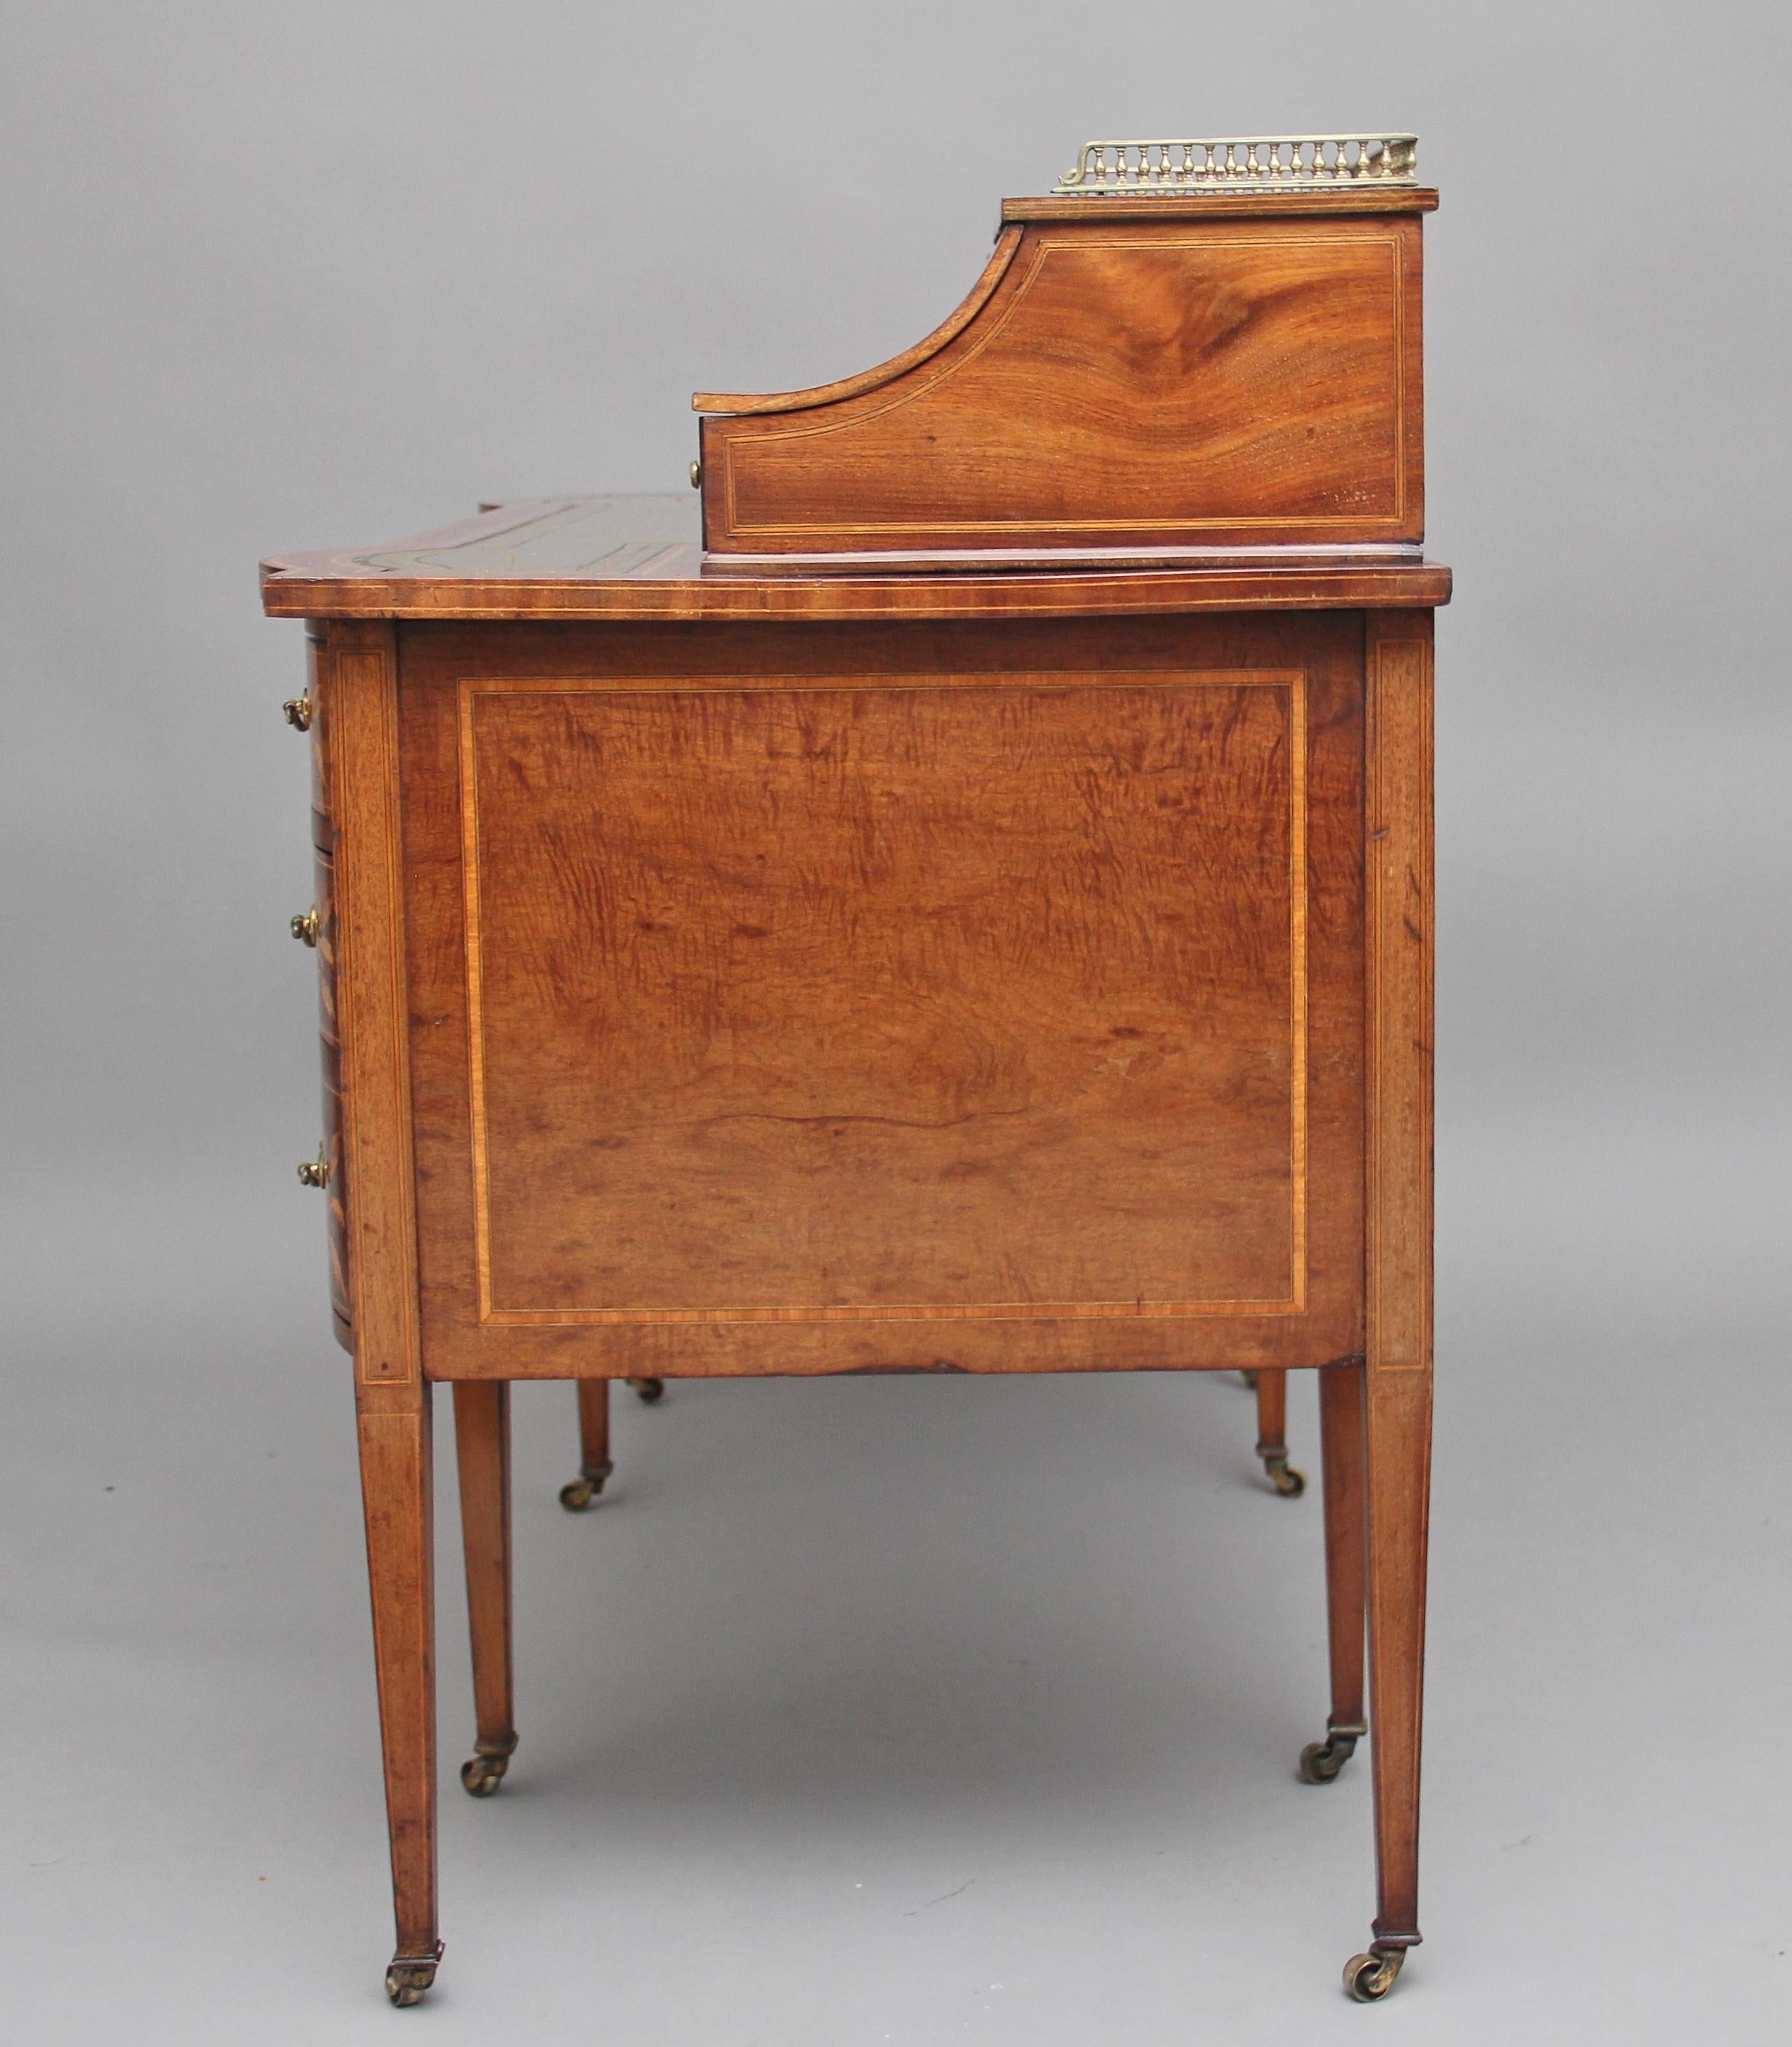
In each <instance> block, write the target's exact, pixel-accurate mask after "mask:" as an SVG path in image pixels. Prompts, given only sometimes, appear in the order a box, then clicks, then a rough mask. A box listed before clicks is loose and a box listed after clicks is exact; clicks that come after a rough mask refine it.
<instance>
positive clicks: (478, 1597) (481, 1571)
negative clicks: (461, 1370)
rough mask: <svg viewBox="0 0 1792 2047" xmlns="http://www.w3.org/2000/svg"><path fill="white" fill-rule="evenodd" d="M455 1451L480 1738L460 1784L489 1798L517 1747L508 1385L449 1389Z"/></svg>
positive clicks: (465, 1383) (464, 1384)
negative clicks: (511, 1592)
mask: <svg viewBox="0 0 1792 2047" xmlns="http://www.w3.org/2000/svg"><path fill="white" fill-rule="evenodd" d="M454 1453H455V1460H456V1462H457V1463H458V1465H459V1467H460V1476H461V1536H462V1543H463V1545H464V1546H465V1551H466V1588H467V1625H468V1632H469V1635H470V1636H471V1638H472V1642H473V1712H474V1713H475V1715H476V1716H477V1722H478V1728H479V1737H478V1739H477V1742H476V1743H474V1745H473V1758H472V1760H471V1761H470V1762H467V1763H462V1765H461V1782H462V1784H464V1785H465V1786H466V1788H467V1790H469V1792H471V1793H472V1794H473V1797H475V1798H489V1797H490V1796H491V1795H492V1793H493V1792H494V1791H496V1790H497V1788H498V1786H499V1785H500V1783H502V1782H503V1781H504V1772H505V1771H506V1770H508V1768H509V1766H510V1759H511V1757H512V1755H513V1754H515V1752H516V1694H515V1679H514V1673H513V1670H512V1658H511V1622H510V1581H511V1569H510V1387H509V1386H508V1384H507V1383H505V1382H504V1380H460V1381H459V1382H458V1383H457V1384H456V1386H455V1387H454Z"/></svg>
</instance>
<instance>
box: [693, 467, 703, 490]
mask: <svg viewBox="0 0 1792 2047" xmlns="http://www.w3.org/2000/svg"><path fill="white" fill-rule="evenodd" d="M690 476H691V489H693V490H701V489H702V488H703V465H702V463H701V462H693V463H692V464H691V471H690Z"/></svg>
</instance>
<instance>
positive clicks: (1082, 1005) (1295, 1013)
mask: <svg viewBox="0 0 1792 2047" xmlns="http://www.w3.org/2000/svg"><path fill="white" fill-rule="evenodd" d="M1230 645H1231V648H1236V649H1237V650H1238V652H1243V653H1246V658H1245V659H1243V660H1233V661H1226V660H1215V659H1214V658H1213V656H1215V654H1217V653H1220V652H1222V650H1223V651H1230V649H1225V648H1224V640H1223V636H1221V635H1218V634H1216V633H1213V632H1211V631H1203V630H1201V629H1193V628H1191V627H1189V626H1186V625H1185V626H1182V627H1180V628H1178V627H1172V626H1171V625H1168V623H1167V622H1166V623H1163V624H1160V625H1158V626H1157V627H1155V628H1153V629H1149V630H1144V629H1139V628H1135V627H1117V628H1112V629H1106V630H1103V629H1089V630H1088V631H1087V633H1086V635H1085V637H1084V639H1083V642H1082V644H1081V646H1080V648H1079V645H1078V644H1076V642H1074V641H1072V642H1070V643H1068V644H1067V642H1066V640H1065V639H1064V634H1063V633H1062V631H1061V629H1036V633H1035V635H1034V637H1033V641H1032V646H1031V648H1029V644H1028V642H1027V640H1026V639H1025V637H1021V636H1017V635H1016V634H1014V633H1012V632H1006V633H1001V634H999V635H993V636H992V635H991V634H989V633H982V634H970V633H964V631H963V630H962V629H960V630H957V631H956V632H954V633H952V634H951V635H950V636H949V637H948V636H947V635H945V634H944V633H942V632H940V631H929V632H927V633H922V634H920V635H916V636H910V637H908V638H907V639H906V640H904V639H898V638H896V637H894V636H890V637H886V638H884V639H883V640H881V641H880V643H879V652H883V654H884V659H883V660H882V661H879V662H877V663H876V664H875V665H874V663H873V661H872V660H871V658H870V656H871V652H872V650H871V648H869V647H868V646H867V645H865V644H863V636H862V635H861V636H858V638H857V640H854V639H853V638H851V637H842V638H841V639H840V640H839V641H838V642H837V643H830V642H828V640H825V639H822V640H818V639H817V637H816V636H815V635H814V634H813V633H805V634H803V635H801V636H800V637H799V636H796V635H788V636H786V635H780V634H777V633H771V632H767V631H762V632H761V633H758V634H755V635H752V636H744V635H743V636H741V637H740V638H738V639H737V640H736V641H735V642H733V643H732V644H728V643H727V642H725V641H720V640H719V638H718V636H717V635H716V634H715V633H713V632H712V633H705V634H703V635H701V636H688V635H674V636H671V637H667V636H666V635H663V634H662V635H654V634H650V633H642V634H639V635H638V636H636V637H635V638H634V639H633V640H632V641H629V642H620V641H619V640H617V638H616V636H615V635H613V634H611V635H604V636H603V637H596V636H580V635H569V634H566V633H552V632H547V631H541V630H538V631H537V633H535V636H534V637H532V638H526V637H524V636H523V635H522V634H521V633H519V632H518V631H512V632H510V633H506V634H502V635H498V634H488V636H487V637H486V638H485V639H484V640H481V639H480V638H478V637H474V636H473V635H472V634H471V633H469V634H468V635H467V636H466V637H459V636H458V635H456V634H454V633H448V634H440V633H430V632H427V630H425V629H411V632H410V635H409V637H407V640H406V643H405V655H404V663H405V678H406V679H405V684H404V702H405V706H406V710H405V719H406V731H407V738H406V747H407V762H408V764H407V769H406V780H407V785H408V786H410V787H411V788H412V789H414V790H415V791H417V792H419V795H418V799H417V800H416V801H415V803H413V806H412V808H411V812H410V818H411V840H410V845H409V851H408V858H409V867H410V871H411V874H412V876H413V877H414V880H415V886H416V887H417V888H418V890H419V893H418V896H417V897H416V899H415V902H414V905H413V912H412V918H411V923H412V927H413V930H414V931H416V932H419V933H421V932H423V931H428V932H430V933H431V934H432V935H431V942H430V943H429V945H428V946H427V949H425V948H423V947H419V948H418V949H417V950H416V951H415V954H414V959H413V972H414V973H415V976H416V977H417V981H418V987H419V997H418V1002H417V1004H416V1010H417V1013H418V1014H419V1016H426V1017H427V1022H426V1023H423V1024H421V1025H419V1026H417V1027H415V1030H414V1058H415V1063H416V1070H417V1085H418V1089H419V1117H420V1119H421V1122H420V1124H419V1132H420V1144H421V1147H422V1158H423V1165H424V1171H423V1178H422V1182H421V1194H420V1198H421V1200H422V1202H423V1205H424V1208H425V1210H426V1212H427V1214H426V1225H425V1226H426V1229H427V1231H428V1232H429V1235H430V1238H431V1242H432V1243H433V1244H435V1245H437V1246H438V1247H441V1248H442V1249H444V1250H445V1249H446V1246H447V1245H448V1244H450V1243H453V1244H454V1245H455V1247H456V1248H455V1250H454V1252H453V1253H452V1254H451V1255H450V1256H446V1257H444V1256H442V1255H441V1252H440V1251H438V1254H437V1256H435V1258H434V1260H432V1264H431V1272H430V1274H429V1275H427V1282H426V1287H425V1293H426V1298H427V1302H428V1303H429V1306H427V1309H426V1314H427V1317H428V1318H429V1321H430V1329H431V1336H430V1369H431V1372H432V1373H434V1374H437V1375H438V1376H467V1375H469V1373H470V1374H475V1375H478V1376H503V1377H519V1376H543V1375H545V1376H556V1375H557V1374H560V1373H564V1372H566V1371H567V1370H568V1363H567V1360H570V1359H572V1358H574V1357H577V1358H579V1359H581V1360H584V1362H582V1363H581V1365H580V1368H579V1369H580V1370H581V1372H595V1371H596V1370H597V1369H598V1368H599V1367H598V1366H597V1364H595V1363H593V1362H592V1361H591V1360H596V1359H598V1358H601V1360H603V1362H602V1365H601V1369H602V1370H603V1371H604V1372H612V1371H613V1372H614V1373H615V1374H616V1376H642V1375H644V1374H646V1373H647V1372H649V1371H650V1370H653V1369H655V1368H657V1369H658V1370H661V1371H665V1372H672V1373H674V1374H675V1375H676V1374H678V1373H683V1372H718V1371H719V1372H742V1371H747V1372H752V1371H760V1370H766V1369H778V1370H836V1371H837V1370H852V1369H864V1368H879V1367H898V1368H906V1367H911V1366H919V1367H921V1368H938V1367H939V1366H940V1364H942V1363H948V1364H957V1365H962V1366H964V1368H971V1369H989V1368H1005V1369H1015V1368H1056V1367H1057V1364H1058V1363H1059V1362H1060V1361H1061V1363H1062V1364H1064V1365H1067V1366H1068V1365H1071V1364H1075V1363H1077V1362H1089V1363H1096V1362H1101V1363H1105V1364H1108V1365H1110V1366H1112V1367H1124V1366H1126V1365H1128V1364H1143V1365H1149V1364H1167V1363H1169V1362H1172V1361H1175V1362H1178V1363H1180V1362H1185V1361H1188V1360H1190V1359H1191V1357H1195V1356H1203V1355H1212V1354H1214V1353H1216V1352H1222V1350H1223V1349H1224V1340H1216V1339H1215V1338H1211V1337H1207V1336H1205V1335H1203V1336H1199V1337H1196V1336H1194V1335H1193V1334H1192V1333H1184V1334H1183V1335H1182V1336H1181V1337H1176V1336H1174V1335H1173V1334H1172V1333H1169V1332H1168V1331H1165V1332H1162V1333H1159V1334H1157V1336H1155V1337H1143V1338H1141V1337H1134V1336H1131V1335H1127V1336H1121V1335H1118V1334H1117V1333H1116V1334H1114V1335H1111V1336H1109V1337H1099V1336H1092V1335H1088V1334H1083V1335H1076V1334H1073V1333H1072V1326H1071V1325H1072V1324H1073V1323H1076V1322H1078V1321H1083V1322H1090V1323H1093V1322H1095V1321H1110V1322H1126V1323H1128V1324H1132V1325H1137V1324H1140V1323H1142V1322H1146V1321H1152V1320H1153V1319H1156V1320H1160V1321H1174V1320H1176V1319H1178V1318H1180V1319H1183V1320H1185V1321H1186V1320H1188V1318H1197V1319H1203V1320H1213V1321H1218V1322H1221V1323H1222V1324H1225V1325H1226V1326H1227V1329H1228V1331H1229V1333H1243V1332H1250V1333H1251V1335H1250V1336H1249V1337H1246V1341H1247V1342H1249V1341H1253V1340H1254V1341H1255V1342H1256V1343H1257V1345H1259V1346H1260V1347H1261V1348H1263V1349H1266V1350H1267V1351H1269V1352H1273V1353H1274V1354H1275V1355H1276V1356H1288V1357H1289V1358H1291V1359H1292V1360H1294V1361H1298V1362H1303V1363H1323V1362H1327V1361H1329V1360H1330V1359H1332V1358H1334V1357H1336V1356H1341V1355H1346V1354H1349V1353H1350V1352H1354V1350H1356V1349H1358V1348H1360V1342H1361V1337H1360V1329H1361V1321H1360V1291H1359V1287H1358V1276H1357V1275H1359V1274H1360V1271H1361V1263H1360V1260H1361V1252H1360V1237H1359V1236H1358V1229H1359V1227H1360V1225H1359V1222H1358V1206H1357V1202H1356V1200H1355V1198H1354V1195H1353V1194H1351V1193H1350V1191H1349V1190H1348V1184H1347V1183H1348V1179H1349V1175H1350V1167H1348V1165H1346V1163H1345V1162H1346V1161H1347V1160H1349V1159H1352V1158H1354V1157H1357V1156H1358V1155H1359V1153H1358V1146H1359V1143H1360V1126H1358V1125H1357V1124H1354V1121H1353V1117H1354V1114H1355V1113H1358V1112H1356V1111H1355V1110H1354V1108H1353V1105H1354V1104H1355V1103H1356V1102H1357V1101H1358V1096H1357V1094H1356V1089H1357V1086H1358V1074H1359V1071H1360V1053H1359V1051H1358V1045H1359V1043H1360V1040H1359V1039H1358V1035H1357V1033H1358V1023H1357V1022H1356V1016H1357V1010H1356V1003H1357V1000H1358V991H1359V988H1360V981H1359V976H1360V958H1359V955H1358V951H1357V949H1356V946H1355V942H1354V914H1353V911H1352V908H1351V906H1352V905H1354V903H1355V901H1356V900H1357V891H1358V886H1359V883H1360V852H1359V850H1358V847H1359V844H1360V826H1359V825H1358V804H1359V803H1360V793H1359V784H1358V774H1359V749H1360V726H1359V725H1358V715H1359V714H1358V703H1359V698H1360V664H1361V655H1360V640H1359V639H1358V636H1357V633H1356V632H1355V631H1354V629H1353V627H1352V625H1351V624H1350V621H1319V620H1315V621H1311V622H1304V621H1303V622H1297V621H1292V620H1291V621H1288V623H1287V624H1286V625H1282V626H1270V625H1268V623H1267V622H1265V627H1264V629H1262V630H1261V631H1260V632H1258V633H1254V634H1253V633H1249V632H1248V631H1244V632H1240V631H1238V630H1237V629H1235V630H1234V633H1233V635H1231V636H1230ZM1033 649H1037V650H1038V651H1041V652H1048V653H1049V656H1051V665H1050V666H1049V667H1043V668H1041V667H1032V666H1029V665H1027V664H1028V657H1029V652H1030V651H1033ZM843 650H850V655H851V658H850V659H849V660H846V661H844V662H843V661H841V660H840V654H841V652H842V651H843ZM1247 650H1248V651H1247ZM1078 652H1083V654H1084V655H1085V656H1086V657H1087V658H1086V660H1085V661H1084V662H1082V663H1079V662H1077V660H1076V656H1077V654H1078ZM1179 656H1181V657H1182V658H1180V659H1179ZM1252 656H1255V657H1256V658H1255V659H1252V658H1251V657H1252ZM1265 656H1268V657H1269V659H1270V660H1276V661H1278V662H1279V663H1280V664H1281V665H1276V666H1269V665H1267V664H1266V663H1264V657H1265ZM700 657H701V658H700ZM494 659H501V660H502V663H503V668H504V670H508V672H503V671H500V672H497V673H492V672H489V670H490V664H491V663H492V660H494ZM1260 664H1261V665H1260ZM755 671H756V672H755ZM805 671H806V672H805ZM746 684H750V685H751V686H750V687H743V685H746ZM669 685H670V687H668V686H669ZM425 791H429V792H431V794H430V795H427V796H426V795H424V794H423V792H425ZM450 791H458V792H459V793H458V799H455V800H454V801H452V802H451V803H444V802H442V801H440V800H439V798H440V796H441V795H443V794H446V793H448V792H450ZM469 799H471V800H469ZM1216 834H1217V836H1216ZM549 849H551V851H550V850H549ZM469 884H470V886H469ZM1309 925H1311V926H1312V927H1313V929H1311V930H1309V929H1308V928H1307V927H1308V926H1309ZM1315 989H1316V990H1317V993H1315ZM1303 1015H1304V1016H1306V1017H1307V1030H1306V1031H1302V1030H1301V1028H1300V1018H1301V1017H1302V1016H1303ZM476 1024H477V1028H476V1027H475V1026H476ZM1309 1040H1310V1041H1311V1059H1312V1060H1313V1061H1314V1062H1317V1063H1318V1065H1319V1066H1321V1067H1322V1068H1323V1075H1324V1079H1323V1086H1322V1088H1320V1089H1318V1090H1315V1089H1313V1088H1312V1087H1311V1085H1310V1082H1309V1076H1308V1074H1307V1062H1308V1058H1309V1053H1308V1043H1309ZM1303 1107H1304V1109H1305V1113H1304V1115H1303V1114H1302V1113H1300V1112H1301V1110H1302V1109H1303ZM1309 1147H1311V1148H1312V1149H1313V1150H1314V1151H1315V1155H1316V1156H1317V1157H1319V1158H1322V1159H1324V1160H1325V1161H1326V1162H1327V1167H1326V1170H1327V1178H1328V1182H1329V1183H1330V1184H1331V1185H1332V1186H1333V1187H1334V1192H1333V1194H1331V1195H1330V1197H1329V1198H1328V1202H1327V1208H1326V1212H1325V1213H1324V1214H1323V1216H1320V1217H1316V1218H1315V1217H1312V1216H1311V1215H1310V1213H1308V1212H1307V1211H1308V1205H1307V1203H1306V1202H1305V1201H1304V1199H1303V1190H1304V1187H1305V1185H1306V1182H1307V1178H1308V1174H1309V1171H1310V1170H1311V1160H1310V1159H1309V1156H1308V1150H1309ZM482 1216H484V1217H489V1223H488V1225H487V1226H486V1227H485V1229H484V1230H483V1231H481V1229H480V1226H479V1221H478V1219H479V1218H480V1217H482ZM481 1236H483V1238H484V1244H483V1250H484V1256H483V1260H482V1259H481ZM463 1260H464V1263H463ZM482 1265H483V1269H484V1273H485V1291H484V1295H483V1298H481V1287H480V1275H481V1266H482ZM1017 1319H1022V1320H1025V1321H1027V1322H1028V1323H1029V1325H1031V1328H1032V1330H1033V1333H1031V1334H1029V1337H1028V1339H1027V1341H1026V1344H1025V1347H1024V1348H1023V1349H1020V1350H1017V1349H1015V1347H1014V1342H1013V1340H1012V1337H1005V1336H1004V1335H1003V1334H1002V1329H1003V1327H1004V1325H1012V1324H1013V1323H1014V1321H1016V1320H1017ZM904 1322H909V1323H912V1324H913V1325H914V1326H913V1329H910V1331H909V1332H908V1333H906V1334H904V1333H902V1331H901V1330H900V1329H899V1328H898V1327H897V1326H896V1325H900V1324H902V1323H904ZM977 1322H983V1323H987V1325H988V1333H987V1336H982V1337H980V1336H979V1334H978V1333H976V1331H975V1329H972V1328H971V1327H969V1326H968V1325H970V1324H972V1323H977ZM1278 1323H1280V1324H1283V1325H1287V1326H1286V1329H1285V1330H1284V1333H1281V1334H1277V1333H1276V1329H1275V1325H1276V1324H1278ZM756 1324H764V1325H776V1326H767V1328H766V1329H764V1330H763V1333H759V1332H756V1331H755V1333H753V1334H751V1336H750V1335H749V1331H750V1330H752V1329H753V1325H756ZM832 1324H840V1325H855V1326H852V1327H843V1328H841V1329H839V1330H838V1331H837V1333H830V1332H829V1330H828V1328H827V1327H826V1326H825V1325H832ZM623 1325H626V1326H623ZM719 1337H725V1338H726V1341H718V1338H719ZM594 1343H597V1345H599V1347H598V1348H595V1349H594V1348H593V1345H594ZM650 1359H651V1364H650V1363H649V1362H648V1361H647V1360H650ZM999 1359H1005V1360H1006V1362H1005V1363H1002V1364H998V1363H997V1362H996V1360H999ZM616 1360H620V1361H616ZM624 1363H626V1364H627V1365H628V1372H627V1373H626V1374H625V1373H624Z"/></svg>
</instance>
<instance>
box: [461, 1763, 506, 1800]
mask: <svg viewBox="0 0 1792 2047" xmlns="http://www.w3.org/2000/svg"><path fill="white" fill-rule="evenodd" d="M509 1767H510V1758H509V1757H508V1755H476V1756H474V1757H473V1759H472V1761H471V1762H469V1763H462V1765H461V1782H462V1783H463V1784H464V1785H465V1786H466V1789H467V1794H468V1796H469V1797H473V1798H489V1797H491V1795H492V1793H493V1792H494V1791H496V1790H497V1788H498V1786H500V1784H501V1783H503V1782H504V1772H505V1771H506V1770H508V1768H509Z"/></svg>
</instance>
